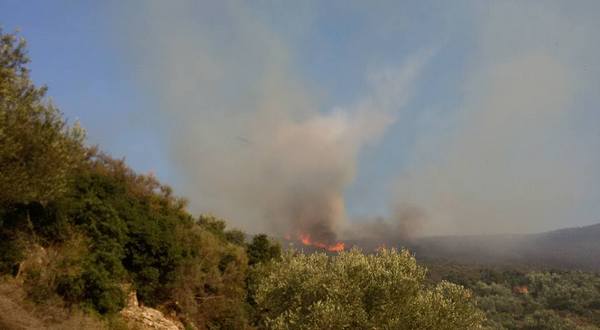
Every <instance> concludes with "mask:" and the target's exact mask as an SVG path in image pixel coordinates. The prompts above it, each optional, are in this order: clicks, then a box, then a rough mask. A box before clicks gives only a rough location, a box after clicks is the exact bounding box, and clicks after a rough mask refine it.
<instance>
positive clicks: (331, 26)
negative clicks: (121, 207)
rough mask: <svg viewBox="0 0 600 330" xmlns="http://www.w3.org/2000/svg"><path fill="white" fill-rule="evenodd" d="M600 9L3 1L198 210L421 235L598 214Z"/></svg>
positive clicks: (263, 227) (94, 117) (281, 226)
mask: <svg viewBox="0 0 600 330" xmlns="http://www.w3.org/2000/svg"><path fill="white" fill-rule="evenodd" d="M599 13H600V3H599V2H597V1H592V0H590V1H585V0H578V1H543V2H541V1H487V2H483V1H368V2H366V1H365V2H361V1H322V2H320V1H266V0H260V1H254V2H245V1H239V2H238V1H213V2H210V1H183V0H181V1H169V2H166V1H128V2H123V1H52V2H49V1H16V0H1V1H0V24H1V25H2V26H3V29H4V31H8V32H10V31H14V30H16V29H19V31H20V35H22V36H23V37H25V38H26V40H27V41H28V45H29V55H30V57H31V59H32V62H31V69H32V76H33V79H34V81H35V82H36V83H39V84H46V85H47V86H48V87H49V96H50V97H51V99H52V101H53V102H54V103H55V104H56V105H57V106H58V107H59V108H60V109H61V110H62V111H63V112H64V114H65V116H66V117H67V118H68V119H69V120H70V121H71V122H73V121H75V120H78V121H80V122H81V124H82V125H83V126H84V127H85V128H86V129H87V131H88V141H89V143H91V144H99V145H101V146H102V148H103V149H105V150H107V151H108V152H110V153H111V154H112V155H114V156H116V157H125V158H126V160H127V162H128V163H129V164H130V165H131V166H132V167H133V168H134V169H136V170H137V171H139V172H141V173H149V172H151V173H154V174H155V175H157V176H158V177H159V178H160V179H161V180H163V181H164V182H166V183H169V184H170V185H172V186H174V187H175V189H176V192H178V193H179V194H181V195H183V196H185V197H186V198H188V199H189V200H190V208H191V210H192V211H193V212H194V213H199V212H212V213H215V214H218V215H222V216H223V217H226V218H227V219H228V220H230V221H231V222H232V223H233V224H234V225H236V226H239V227H241V228H243V229H245V230H248V231H250V232H256V231H270V232H274V233H276V234H285V233H287V232H290V231H311V233H313V234H314V235H319V233H320V232H318V230H316V229H314V228H316V227H315V226H316V225H317V224H322V223H326V226H325V227H326V231H331V232H335V233H336V235H338V236H339V235H342V234H341V233H343V232H352V231H353V230H352V226H351V225H352V224H356V223H370V222H373V221H375V222H377V221H379V220H378V219H383V220H382V221H384V222H391V223H393V222H402V225H401V226H399V227H397V228H401V229H398V230H410V231H415V232H416V234H422V235H432V234H456V233H506V232H536V231H544V230H551V229H557V228H562V227H570V226H580V225H587V224H592V223H597V222H598V221H600V166H599V165H600V109H599V106H600V36H598V34H597V31H600V19H599V18H600V17H598V16H599V15H600V14H599ZM413 209H418V210H420V211H419V212H418V214H420V216H419V217H418V219H409V218H410V217H408V216H406V214H413V213H412V212H408V211H407V210H413ZM421 215H422V216H421ZM298 219H300V220H298ZM394 228H396V227H394ZM313 230H314V231H313Z"/></svg>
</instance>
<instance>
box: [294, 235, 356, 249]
mask: <svg viewBox="0 0 600 330" xmlns="http://www.w3.org/2000/svg"><path fill="white" fill-rule="evenodd" d="M299 238H300V242H302V244H304V245H307V246H314V247H317V248H320V249H324V250H327V251H330V252H340V251H344V248H345V247H346V244H344V242H337V243H335V244H333V245H329V244H326V243H322V242H314V241H313V240H312V239H311V238H310V235H308V234H300V235H299Z"/></svg>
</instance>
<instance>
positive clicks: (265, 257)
mask: <svg viewBox="0 0 600 330" xmlns="http://www.w3.org/2000/svg"><path fill="white" fill-rule="evenodd" d="M247 250H248V263H249V264H250V265H256V264H259V263H265V262H269V261H271V260H273V259H278V258H279V257H280V256H281V245H280V244H279V243H278V242H274V241H272V240H270V239H269V237H268V236H267V235H265V234H259V235H256V236H254V237H253V238H252V242H250V244H248V247H247Z"/></svg>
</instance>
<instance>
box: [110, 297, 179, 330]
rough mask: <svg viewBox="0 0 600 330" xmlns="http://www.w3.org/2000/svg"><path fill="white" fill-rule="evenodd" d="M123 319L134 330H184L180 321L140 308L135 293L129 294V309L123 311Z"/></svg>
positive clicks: (155, 311)
mask: <svg viewBox="0 0 600 330" xmlns="http://www.w3.org/2000/svg"><path fill="white" fill-rule="evenodd" d="M121 316H122V317H123V319H124V320H125V321H126V322H127V323H128V324H129V325H130V326H131V327H132V328H134V329H137V328H139V329H157V330H183V329H184V327H183V324H181V322H179V321H175V320H171V319H168V318H167V317H166V316H165V315H164V314H163V313H162V312H161V311H159V310H156V309H154V308H149V307H144V306H140V304H139V303H138V300H137V295H136V292H135V291H132V292H130V293H129V299H128V302H127V307H125V308H124V309H123V310H122V311H121Z"/></svg>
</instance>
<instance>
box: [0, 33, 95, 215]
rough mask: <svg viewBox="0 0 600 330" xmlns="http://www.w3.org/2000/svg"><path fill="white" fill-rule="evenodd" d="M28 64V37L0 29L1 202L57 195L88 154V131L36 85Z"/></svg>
mask: <svg viewBox="0 0 600 330" xmlns="http://www.w3.org/2000/svg"><path fill="white" fill-rule="evenodd" d="M28 62H29V59H28V57H27V54H26V48H25V41H24V40H23V39H19V38H18V37H17V36H16V35H14V34H7V33H3V32H2V30H0V205H6V204H14V203H23V204H26V203H30V202H33V201H36V202H46V201H48V200H50V199H52V198H54V197H56V196H58V195H59V194H61V193H62V192H64V190H65V189H66V185H67V178H68V176H69V172H70V171H71V169H73V168H74V167H75V166H76V165H77V164H78V162H79V161H80V159H81V158H82V157H83V155H84V152H83V139H84V135H85V134H84V132H83V130H82V129H81V128H79V126H78V125H75V126H73V127H70V126H68V125H67V123H66V121H65V120H64V119H63V118H62V115H61V113H60V112H59V111H58V110H57V108H56V107H55V106H53V105H52V104H51V103H50V102H49V101H48V100H47V99H46V98H45V93H46V88H45V87H36V86H35V85H34V84H33V82H32V81H31V79H30V77H29V70H28V68H27V66H26V64H27V63H28Z"/></svg>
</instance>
